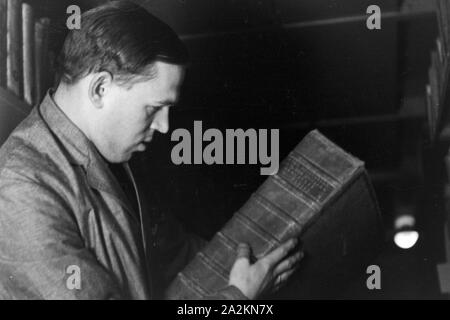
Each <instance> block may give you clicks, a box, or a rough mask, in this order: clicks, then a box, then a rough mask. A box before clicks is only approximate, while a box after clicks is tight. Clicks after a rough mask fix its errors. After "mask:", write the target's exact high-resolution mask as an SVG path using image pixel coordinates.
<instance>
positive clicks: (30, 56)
mask: <svg viewBox="0 0 450 320" xmlns="http://www.w3.org/2000/svg"><path fill="white" fill-rule="evenodd" d="M22 40H23V41H22V44H23V46H22V48H23V49H22V51H23V68H22V70H23V98H24V100H25V102H26V103H28V104H29V105H30V106H32V105H33V104H34V89H35V88H34V80H35V75H34V63H35V61H34V12H33V8H32V7H31V6H30V5H29V4H28V3H24V4H22Z"/></svg>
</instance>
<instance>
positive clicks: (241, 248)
mask: <svg viewBox="0 0 450 320" xmlns="http://www.w3.org/2000/svg"><path fill="white" fill-rule="evenodd" d="M239 259H245V260H246V261H247V262H250V246H249V245H248V244H246V243H239V245H238V247H237V256H236V260H239Z"/></svg>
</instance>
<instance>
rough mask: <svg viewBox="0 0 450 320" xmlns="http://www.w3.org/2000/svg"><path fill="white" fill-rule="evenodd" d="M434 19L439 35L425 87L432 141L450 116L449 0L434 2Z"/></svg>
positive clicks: (443, 127) (439, 133) (432, 53)
mask: <svg viewBox="0 0 450 320" xmlns="http://www.w3.org/2000/svg"><path fill="white" fill-rule="evenodd" d="M436 18H437V22H438V27H439V34H438V37H437V39H436V47H435V49H434V50H433V51H432V52H431V65H430V67H429V69H428V78H429V79H428V80H429V83H428V84H427V86H426V97H427V114H428V124H429V129H430V137H431V139H432V140H434V139H435V138H436V137H437V136H438V135H441V134H442V132H441V131H442V130H444V129H445V126H446V124H447V122H448V121H447V118H448V117H449V116H450V113H449V112H448V109H449V108H448V107H447V105H448V104H449V101H448V98H449V97H448V95H447V91H448V90H447V89H448V88H447V86H448V84H449V82H448V78H449V71H450V70H449V51H450V3H449V0H436Z"/></svg>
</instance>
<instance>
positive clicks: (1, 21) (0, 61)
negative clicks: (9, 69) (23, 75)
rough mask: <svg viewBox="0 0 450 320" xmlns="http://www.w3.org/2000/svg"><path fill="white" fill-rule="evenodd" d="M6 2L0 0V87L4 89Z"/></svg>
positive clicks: (5, 0) (5, 83)
mask: <svg viewBox="0 0 450 320" xmlns="http://www.w3.org/2000/svg"><path fill="white" fill-rule="evenodd" d="M7 4H8V2H7V0H0V87H3V88H6V86H7V82H6V57H7V49H6V37H7V26H8V24H7Z"/></svg>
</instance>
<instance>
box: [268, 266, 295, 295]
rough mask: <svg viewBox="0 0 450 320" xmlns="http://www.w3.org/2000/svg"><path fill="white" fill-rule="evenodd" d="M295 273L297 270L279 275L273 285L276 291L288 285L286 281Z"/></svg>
mask: <svg viewBox="0 0 450 320" xmlns="http://www.w3.org/2000/svg"><path fill="white" fill-rule="evenodd" d="M294 272H295V269H290V270H288V271H286V272H284V273H282V274H280V275H278V277H276V278H275V282H274V283H273V286H274V288H275V290H278V289H279V288H280V287H282V286H283V285H285V284H286V283H287V281H286V280H288V279H289V277H290V276H291V275H292V274H293V273H294Z"/></svg>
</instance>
